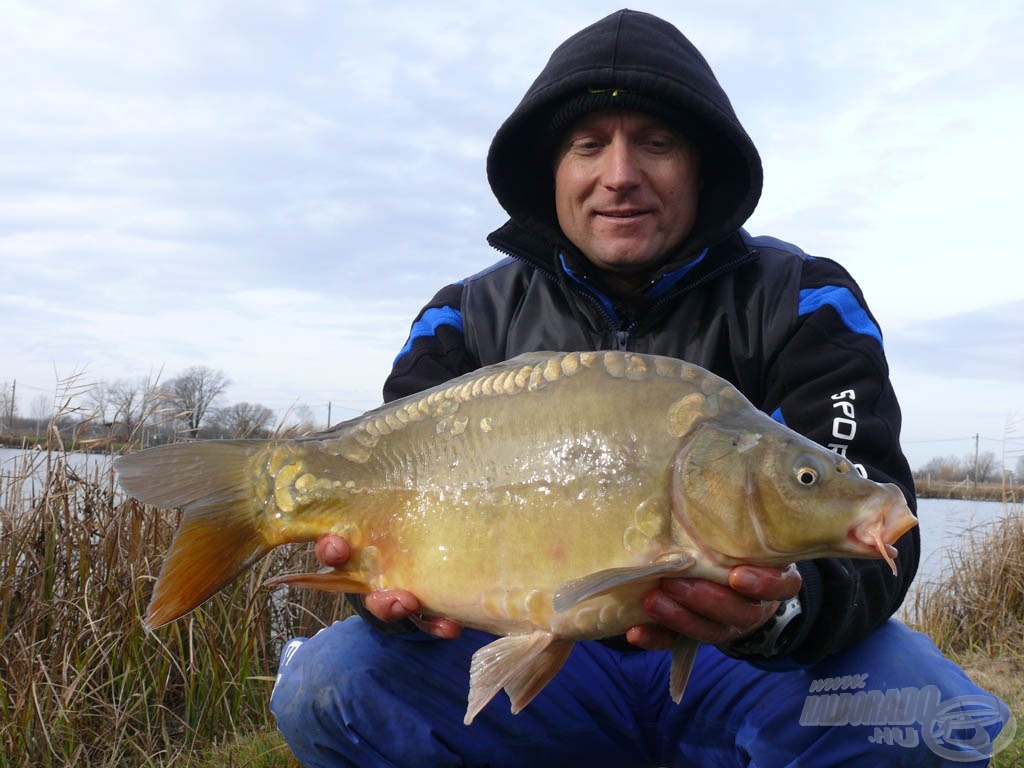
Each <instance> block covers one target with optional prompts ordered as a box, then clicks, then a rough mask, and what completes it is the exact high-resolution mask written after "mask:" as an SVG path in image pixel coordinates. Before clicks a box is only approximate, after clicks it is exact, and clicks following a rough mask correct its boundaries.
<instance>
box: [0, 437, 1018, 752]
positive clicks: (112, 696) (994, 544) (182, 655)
mask: <svg viewBox="0 0 1024 768" xmlns="http://www.w3.org/2000/svg"><path fill="white" fill-rule="evenodd" d="M19 462H20V463H19V464H17V465H15V466H14V467H10V465H8V467H7V469H6V470H5V474H4V476H2V477H0V768H14V767H15V766H17V767H18V768H20V767H21V766H25V765H32V766H42V767H44V768H45V767H48V766H54V767H56V766H69V765H75V766H102V767H104V768H105V767H106V766H133V767H134V766H146V767H152V768H176V767H177V766H190V768H224V766H258V767H259V766H262V768H295V766H296V763H295V762H294V760H293V759H292V758H291V756H290V754H289V752H288V750H287V748H286V747H285V746H284V744H283V742H282V741H281V740H280V738H279V737H278V736H277V735H276V734H275V733H274V728H273V723H272V718H271V716H270V714H269V712H268V710H267V700H268V698H269V694H270V689H271V686H272V684H273V676H274V674H275V671H276V664H277V658H278V653H279V650H280V647H281V645H282V643H283V642H284V641H285V640H286V639H287V637H289V636H292V635H295V634H306V635H308V634H311V633H313V632H315V631H316V630H317V629H318V628H319V627H321V626H323V625H324V623H325V622H328V621H331V620H333V618H335V617H337V616H339V615H340V614H341V612H342V606H341V603H340V600H339V599H338V598H336V597H332V596H327V595H323V594H320V593H310V592H301V591H290V590H281V591H277V592H270V591H268V590H266V589H263V588H262V587H261V586H260V585H261V584H262V582H263V580H264V579H265V577H266V576H267V575H268V574H271V573H273V574H279V573H285V572H290V571H298V570H309V569H310V568H315V567H316V564H315V562H314V561H313V560H312V558H311V556H310V554H309V552H308V548H305V547H294V548H291V549H290V550H289V549H287V548H279V549H278V550H276V551H275V552H274V553H272V554H271V555H270V556H269V557H268V558H267V559H266V560H265V561H264V562H263V563H262V564H261V565H260V567H259V568H258V569H257V570H256V571H255V572H253V573H252V574H250V575H248V576H246V577H243V578H242V579H240V580H239V581H238V582H237V583H236V584H235V585H234V586H233V587H232V588H231V589H230V590H228V591H227V592H226V593H224V594H221V595H218V596H216V597H215V598H213V599H212V600H211V601H209V602H208V603H207V604H206V605H204V606H203V607H202V608H200V609H199V610H197V611H195V612H194V613H193V614H191V615H190V616H189V617H188V618H186V619H184V620H181V621H177V622H174V623H173V624H172V625H170V626H168V627H165V628H162V629H160V630H157V631H156V632H154V633H152V634H147V633H146V632H145V631H144V630H143V628H142V623H141V616H142V615H143V613H144V611H145V607H146V603H147V601H148V599H149V593H150V591H151V588H152V580H153V577H154V575H155V574H156V572H157V571H158V569H159V563H160V559H161V557H162V556H163V554H164V552H165V551H166V549H167V547H168V545H169V543H170V539H171V536H172V534H173V531H174V529H175V527H176V525H177V515H176V514H167V513H158V512H156V511H155V510H153V509H151V508H147V507H143V506H142V505H140V504H138V503H137V502H135V501H133V500H130V499H125V498H124V497H123V496H122V495H121V494H120V493H119V491H118V490H117V488H116V486H115V483H114V478H113V476H112V472H111V471H110V468H109V464H104V465H100V466H96V465H94V466H93V468H92V469H91V470H90V471H89V472H87V473H85V472H83V473H80V472H78V471H76V470H75V469H74V467H73V466H72V463H71V462H69V461H68V460H67V458H66V456H65V455H64V454H62V453H61V452H60V451H59V450H57V449H55V448H53V447H52V446H51V447H50V449H49V450H42V451H32V452H27V453H26V454H24V455H23V457H22V459H20V460H19ZM1010 509H1011V510H1012V514H1010V515H1008V516H1007V518H1006V519H1005V520H1002V521H999V522H998V523H997V524H995V525H994V526H991V527H986V528H983V529H977V530H976V531H975V533H974V534H973V535H971V536H967V537H965V538H964V544H963V547H962V548H961V549H960V550H959V551H957V552H955V553H953V554H952V556H951V557H952V560H951V562H950V564H949V567H948V568H947V569H946V572H945V575H944V578H943V581H942V583H941V584H935V585H928V584H924V585H920V586H919V588H918V593H917V596H916V601H915V603H914V605H915V610H914V612H913V613H912V615H911V616H910V617H909V618H910V620H911V621H912V623H914V624H915V625H916V626H917V627H918V628H920V629H922V630H923V631H925V632H928V633H929V634H930V635H932V636H933V637H934V638H935V639H936V641H937V642H938V644H939V645H940V647H942V648H943V650H944V651H946V652H947V653H948V654H950V655H952V656H953V657H954V658H956V659H957V660H958V661H960V662H961V663H962V664H963V665H964V666H965V667H966V668H967V669H968V671H969V672H970V673H971V674H972V676H974V677H975V678H976V679H977V680H978V681H979V682H980V683H981V684H982V685H984V686H985V687H987V688H988V689H990V690H992V691H994V692H996V693H998V694H999V695H1000V696H1002V697H1003V698H1004V699H1005V700H1006V701H1007V702H1008V703H1009V704H1010V705H1011V708H1012V709H1013V711H1014V712H1015V713H1017V715H1018V716H1024V685H1022V684H1021V683H1020V682H1019V681H1021V680H1022V679H1024V650H1022V649H1024V517H1022V513H1021V510H1020V508H1019V507H1016V508H1012V507H1011V508H1010ZM1019 730H1020V735H1019V736H1018V738H1017V739H1016V741H1015V742H1014V744H1013V745H1012V746H1011V747H1010V748H1009V749H1007V750H1006V751H1005V752H1003V753H1001V754H1000V755H998V756H997V759H996V760H995V761H994V765H996V766H998V767H999V768H1007V767H1009V766H1024V725H1022V727H1021V728H1020V729H1019Z"/></svg>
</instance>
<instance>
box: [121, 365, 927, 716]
mask: <svg viewBox="0 0 1024 768" xmlns="http://www.w3.org/2000/svg"><path fill="white" fill-rule="evenodd" d="M198 464H201V465H202V467H203V471H202V472H196V471H195V468H196V466H197V465H198ZM117 469H118V473H119V476H120V480H121V484H122V486H123V487H124V488H125V490H127V491H128V492H129V493H131V494H132V495H134V496H137V497H138V498H139V499H141V500H143V501H145V502H147V503H150V504H153V505H156V506H159V507H182V508H183V509H184V511H185V514H184V515H183V517H182V523H181V527H180V528H179V530H178V532H177V534H176V536H175V539H174V542H173V543H172V545H171V548H170V551H169V552H168V554H167V557H166V559H165V561H164V565H163V568H162V570H161V573H160V577H159V578H158V580H157V584H156V588H155V590H154V594H153V599H152V602H151V604H150V607H149V611H148V615H147V623H148V625H149V626H151V627H157V626H160V625H162V624H165V623H167V622H169V621H172V620H174V619H176V618H178V617H179V616H182V615H184V614H185V613H187V612H188V611H190V610H192V609H193V608H194V607H195V606H196V605H198V604H200V603H202V602H203V601H204V600H206V599H207V598H208V597H210V596H211V595H212V594H213V593H214V592H216V591H217V590H219V589H220V588H221V587H223V586H224V585H225V584H227V583H228V582H229V581H231V580H232V579H233V578H234V577H235V576H237V575H238V574H239V573H240V572H242V571H243V570H245V569H246V568H248V567H249V566H251V565H252V564H253V563H254V562H255V561H256V560H258V559H259V558H260V557H262V556H263V555H264V554H266V553H267V552H268V551H270V550H271V549H272V548H273V547H275V546H278V545H279V544H284V543H288V542H299V541H311V540H313V539H315V538H317V537H318V536H320V535H322V534H324V533H327V532H334V533H339V534H341V535H344V536H345V537H346V538H347V539H348V540H349V542H350V543H351V545H352V548H353V556H352V559H351V560H350V562H349V563H347V564H346V566H345V567H344V568H343V569H337V570H334V571H330V572H328V573H318V574H297V575H291V576H283V577H280V578H278V579H275V580H272V581H273V582H274V583H279V584H280V583H288V584H294V585H300V586H307V587H313V588H320V589H330V590H339V591H346V592H367V591H370V590H373V589H380V588H385V587H395V588H402V589H407V590H410V591H411V592H412V593H414V594H415V595H416V596H417V597H418V598H419V599H420V601H421V602H422V604H423V606H424V607H425V608H426V610H428V611H429V612H432V613H435V614H438V615H445V616H449V617H451V618H453V619H455V620H457V621H459V622H461V623H463V624H465V625H467V626H472V627H476V628H479V629H483V630H485V631H488V632H491V633H494V634H496V635H502V636H503V637H500V638H499V639H497V640H495V641H494V642H493V643H490V644H489V645H487V646H485V647H484V648H481V649H480V651H478V652H477V654H476V655H475V656H474V658H473V663H472V665H471V670H470V691H469V704H468V707H467V713H466V721H467V722H470V721H471V720H472V719H473V717H474V716H475V715H476V714H477V713H478V712H479V711H480V710H481V709H482V708H483V707H484V706H485V705H486V704H487V702H488V701H489V700H490V699H491V698H492V697H493V696H494V695H495V693H496V692H497V691H499V690H501V689H503V688H504V689H505V690H506V692H507V693H508V694H509V697H510V699H511V701H512V707H513V711H519V710H520V709H521V708H522V707H524V706H526V704H528V703H529V701H530V700H531V699H532V698H533V696H535V695H536V694H537V693H538V692H539V691H540V690H541V689H542V688H543V687H544V685H546V683H547V681H548V680H550V679H551V677H552V676H553V675H555V674H556V673H557V671H558V669H559V667H560V666H561V663H562V662H563V661H564V659H565V657H566V656H567V655H568V653H569V650H570V649H571V647H572V644H573V642H574V641H576V640H579V639H587V638H596V637H603V636H608V635H615V634H621V633H622V632H624V631H625V630H626V629H627V628H628V627H629V626H631V625H633V624H636V623H641V622H643V621H645V620H646V617H645V615H644V613H643V610H642V608H641V600H642V597H643V595H644V594H645V593H646V592H647V591H648V590H649V589H650V588H651V586H652V585H653V584H654V583H655V582H656V581H657V580H658V579H659V578H661V577H663V576H680V575H682V576H693V577H701V578H711V579H715V580H718V581H724V580H725V578H726V574H727V572H728V568H729V567H730V566H732V565H734V564H736V563H755V564H766V565H784V564H788V563H790V562H793V561H796V560H800V559H806V558H813V557H827V556H843V557H875V558H882V559H885V560H887V561H888V562H889V564H890V565H891V566H892V567H893V568H895V561H894V560H893V556H894V555H895V553H896V551H895V549H894V548H893V547H892V544H893V543H894V542H895V541H896V540H897V539H898V538H899V537H900V536H901V535H902V534H903V533H905V532H906V531H907V530H909V529H910V528H911V527H912V526H913V525H914V524H915V520H914V518H913V516H912V515H911V514H910V512H909V510H908V509H907V506H906V502H905V500H904V499H903V496H902V494H901V493H900V491H899V490H898V489H897V488H896V487H895V486H893V485H879V484H877V483H873V482H871V481H869V480H865V479H863V478H861V477H860V476H859V475H857V473H856V472H855V471H853V470H852V465H850V463H849V462H848V461H847V460H845V459H843V458H840V457H839V456H837V455H835V454H834V453H831V452H829V451H827V450H825V449H823V448H821V447H820V446H817V445H815V444H814V443H811V442H810V441H808V440H807V439H805V438H803V437H801V436H800V435H797V434H795V433H793V432H792V431H790V430H789V429H787V428H786V427H784V426H782V425H780V424H778V423H776V422H775V421H773V420H772V419H770V418H769V417H768V416H766V415H765V414H763V413H761V412H759V411H757V410H756V409H755V408H754V407H753V406H751V405H750V403H749V402H747V400H746V399H745V398H744V397H743V396H742V395H741V394H740V393H739V392H738V391H736V390H735V389H734V388H733V387H732V386H731V385H730V384H729V383H728V382H726V381H724V380H723V379H721V378H719V377H717V376H714V375H713V374H711V373H708V372H707V371H705V370H703V369H701V368H699V367H697V366H694V365H691V364H688V363H683V362H680V361H678V360H673V359H670V358H664V357H654V356H644V355H635V354H629V353H622V352H580V353H568V354H561V353H536V354H531V355H524V356H521V357H519V358H516V359H515V360H511V361H508V362H506V363H502V364H499V365H496V366H491V367H488V368H484V369H481V370H479V371H476V372H475V373H472V374H469V375H466V376H463V377H460V378H458V379H455V380H453V381H451V382H448V383H447V384H444V385H442V386H440V387H436V388H435V389H432V390H428V391H427V392H424V393H422V394H420V395H416V396H413V397H409V398H405V399H403V400H399V401H396V402H394V403H391V404H389V405H386V406H383V407H381V408H378V409H376V410H373V411H370V412H368V413H366V414H364V415H363V416H361V417H359V418H356V419H353V420H351V421H349V422H346V423H344V424H341V425H339V426H338V427H336V428H335V429H333V430H331V431H329V432H325V433H323V434H320V435H316V436H313V437H308V438H302V439H298V440H281V441H210V442H198V443H183V444H177V445H170V446H162V447H160V448H154V449H150V450H147V451H141V452H139V453H136V454H132V455H130V456H126V457H124V458H122V459H120V460H119V461H118V463H117ZM212 531H216V535H210V533H211V532H212ZM695 649H696V645H695V644H694V643H693V642H692V641H687V640H685V639H683V640H681V641H680V642H679V643H678V644H677V647H676V648H675V649H674V651H673V671H672V675H671V680H670V688H671V691H672V695H673V696H674V697H675V698H676V699H677V700H678V697H680V696H681V695H682V690H683V687H684V686H685V683H686V675H687V672H688V670H689V666H690V665H691V664H692V661H693V654H694V652H695Z"/></svg>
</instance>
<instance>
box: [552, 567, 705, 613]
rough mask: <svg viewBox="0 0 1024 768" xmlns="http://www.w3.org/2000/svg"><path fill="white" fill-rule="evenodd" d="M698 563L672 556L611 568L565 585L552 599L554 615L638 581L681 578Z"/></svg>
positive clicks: (556, 591)
mask: <svg viewBox="0 0 1024 768" xmlns="http://www.w3.org/2000/svg"><path fill="white" fill-rule="evenodd" d="M696 562H697V561H696V560H695V559H694V558H693V557H692V556H691V555H688V554H679V555H673V556H672V557H671V558H670V559H666V560H663V561H661V562H655V563H651V564H649V565H642V566H628V567H624V568H608V569H607V570H604V571H596V572H594V573H590V574H587V575H586V576H581V577H580V578H578V579H573V580H572V581H567V582H565V583H564V584H562V585H561V586H560V587H559V588H558V589H557V590H555V594H554V595H553V596H552V598H551V605H552V607H553V608H554V609H555V613H565V612H566V611H568V610H569V609H570V608H574V607H575V606H577V605H579V604H580V603H582V602H583V601H584V600H589V599H590V598H592V597H597V596H598V595H604V594H606V593H608V592H611V591H612V590H613V589H615V588H617V587H621V586H624V585H626V584H633V583H635V582H638V581H652V580H654V579H657V578H660V577H662V576H668V575H672V574H679V575H681V574H682V573H684V572H685V571H686V570H688V569H689V568H691V567H692V566H693V565H694V564H695V563H696Z"/></svg>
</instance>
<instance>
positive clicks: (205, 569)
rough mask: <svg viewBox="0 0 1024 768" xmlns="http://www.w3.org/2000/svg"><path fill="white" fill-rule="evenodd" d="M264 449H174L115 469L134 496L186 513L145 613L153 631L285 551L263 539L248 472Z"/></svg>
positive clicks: (214, 444)
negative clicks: (276, 550) (267, 557)
mask: <svg viewBox="0 0 1024 768" xmlns="http://www.w3.org/2000/svg"><path fill="white" fill-rule="evenodd" d="M265 447H266V443H265V442H262V441H244V440H241V441H228V440H223V441H220V440H217V441H208V442H196V443H175V444H172V445H165V446H160V447H158V448H151V449H149V450H145V451H139V452H137V453H132V454H129V455H127V456H123V457H121V458H120V459H118V460H117V462H116V463H115V469H116V470H117V475H118V481H119V482H120V484H121V487H122V488H123V489H124V490H125V491H127V492H128V493H129V494H130V495H132V496H134V497H135V498H137V499H139V500H140V501H142V502H144V503H146V504H151V505H153V506H156V507H162V508H181V509H182V510H183V512H184V514H183V515H182V519H181V525H180V526H179V527H178V531H177V533H175V535H174V540H173V541H172V542H171V547H170V550H168V552H167V555H166V557H165V558H164V562H163V566H162V568H161V570H160V576H159V577H158V578H157V581H156V586H155V587H154V590H153V597H152V599H151V601H150V603H149V609H148V610H147V612H146V620H145V624H146V628H147V629H149V630H152V629H156V628H157V627H161V626H163V625H164V624H168V623H169V622H171V621H174V620H175V619H177V618H179V617H181V616H184V615H185V614H186V613H188V612H189V611H191V610H192V609H194V608H195V607H197V606H198V605H200V604H201V603H203V602H205V601H206V600H207V599H208V598H210V597H211V596H212V595H213V594H214V593H216V592H217V591H218V590H220V589H221V588H223V587H224V586H226V585H227V584H228V583H230V582H231V581H232V580H234V579H235V577H236V576H238V575H239V574H241V573H242V572H243V571H245V570H246V569H247V568H249V567H250V566H252V565H253V563H255V562H256V561H258V560H259V559H260V558H262V557H263V556H264V555H266V554H267V553H268V552H269V551H270V550H271V549H273V547H274V546H276V544H278V543H280V542H277V541H273V542H272V541H269V540H268V539H267V538H266V536H265V534H264V531H263V525H262V519H263V514H264V512H263V509H262V507H260V506H258V505H257V503H256V501H255V499H254V494H253V481H252V479H251V474H250V472H249V466H250V460H251V459H252V457H253V456H254V455H255V454H256V453H257V452H259V451H260V450H262V449H264V448H265Z"/></svg>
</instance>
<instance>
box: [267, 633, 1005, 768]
mask: <svg viewBox="0 0 1024 768" xmlns="http://www.w3.org/2000/svg"><path fill="white" fill-rule="evenodd" d="M491 639H493V638H491V637H490V636H489V635H486V634H484V633H481V632H476V631H471V630H465V631H464V632H463V634H462V636H461V637H460V638H459V639H457V640H436V639H433V638H430V637H428V636H426V635H423V634H415V635H399V636H396V635H385V634H383V633H381V632H379V631H377V630H376V629H374V628H373V627H371V626H370V625H369V624H367V623H366V622H364V621H363V620H362V619H360V618H358V617H353V618H350V619H347V620H345V621H343V622H338V623H336V624H334V625H333V626H331V627H328V628H326V629H324V630H322V631H321V632H319V633H318V634H317V635H315V636H314V637H312V638H311V639H309V640H301V639H299V640H293V641H292V642H290V643H289V644H288V645H287V646H286V647H285V650H284V653H283V655H282V663H281V668H280V674H279V675H278V680H277V684H276V685H275V688H274V692H273V695H272V696H271V701H270V708H271V710H272V711H273V713H274V715H275V717H276V718H277V723H278V727H279V728H280V730H281V732H282V733H283V734H284V737H285V739H286V740H287V742H288V744H289V746H290V747H291V749H292V751H293V752H294V753H295V755H296V756H297V757H298V758H299V760H300V761H301V762H302V763H303V765H305V766H307V767H308V768H326V767H327V766H332V767H334V766H364V767H365V766H398V767H399V768H411V767H412V766H431V767H432V768H437V767H439V766H490V767H491V768H497V767H498V766H526V767H527V768H543V767H546V766H552V767H554V766H558V767H559V768H562V767H563V766H584V765H585V766H589V767H591V768H603V767H604V766H607V767H608V768H612V767H613V766H614V768H629V767H630V766H637V767H639V766H644V767H645V768H655V767H656V766H757V768H776V767H780V766H807V767H808V768H824V767H826V766H871V767H872V768H876V767H877V766H932V765H964V764H965V763H966V762H967V761H972V762H970V765H975V766H977V765H985V764H987V761H986V760H985V758H984V755H987V754H990V753H991V751H992V746H991V741H990V740H991V739H993V738H994V737H995V735H996V734H997V733H998V732H999V730H1000V728H1001V727H1002V726H1003V725H1004V724H1005V723H1008V722H1012V721H1013V718H1012V715H1010V713H1009V711H1008V710H1007V709H1006V706H1005V705H1004V704H1003V703H1002V702H1001V701H999V700H998V699H996V698H994V697H991V696H988V695H987V694H985V692H984V691H982V690H981V689H979V688H978V687H977V686H975V685H974V684H973V683H972V682H971V681H970V680H969V679H968V678H967V676H966V675H965V674H964V673H963V672H962V671H961V670H960V669H959V667H957V666H956V665H954V664H953V663H952V662H950V661H949V660H947V659H945V658H944V657H943V656H942V655H941V654H940V653H939V651H938V650H937V649H936V647H935V646H934V645H933V644H932V642H931V641H930V640H929V639H928V638H927V637H926V636H925V635H922V634H919V633H916V632H912V631H911V630H909V629H908V628H907V627H906V626H904V625H903V624H901V623H899V622H896V621H890V622H888V623H887V624H885V625H884V626H882V627H881V628H880V629H878V630H877V631H875V632H874V633H873V634H872V635H870V636H869V637H868V638H866V639H865V640H864V641H862V642H861V643H859V644H858V645H857V646H855V647H853V648H851V649H848V650H846V651H844V652H842V653H839V654H835V655H834V656H831V657H830V658H828V659H827V660H825V661H824V662H821V663H819V664H817V665H814V666H810V667H800V668H794V669H788V670H785V671H768V670H765V669H760V668H758V667H755V666H754V665H752V664H750V663H747V662H744V661H738V660H736V659H733V658H730V657H728V656H726V655H724V654H722V653H721V652H720V651H718V650H717V649H716V648H714V647H712V646H701V648H700V651H699V653H698V657H697V661H696V664H695V665H694V670H693V674H692V676H691V678H690V681H689V684H688V686H687V689H686V694H685V696H684V697H683V701H682V702H681V703H680V704H679V705H676V704H673V702H672V700H671V699H670V697H669V694H668V676H669V656H668V654H667V653H657V652H639V653H623V652H619V651H616V650H613V649H611V648H609V647H607V646H605V645H602V644H601V643H597V642H583V643H577V644H576V646H575V647H574V648H573V651H572V653H571V655H570V657H569V659H568V661H567V662H566V663H565V666H564V667H563V668H562V670H561V671H560V672H559V673H558V674H557V675H556V676H555V678H554V680H552V682H551V683H550V684H549V685H548V686H547V688H545V689H544V691H542V692H541V693H540V695H539V696H537V698H536V699H534V701H533V702H532V703H531V704H530V705H529V706H527V707H526V709H525V710H523V711H522V712H521V713H519V714H518V715H514V716H513V715H512V714H510V712H509V703H508V699H507V698H506V697H505V695H504V693H500V694H499V695H498V696H496V697H495V698H494V699H493V700H492V701H491V702H490V703H489V704H488V705H487V706H486V707H485V708H484V710H483V711H482V712H481V713H480V714H479V715H478V716H477V718H476V720H475V721H474V722H473V723H472V725H469V726H466V725H463V723H462V718H463V714H464V713H465V708H466V694H467V691H468V686H469V662H470V657H471V656H472V654H473V652H474V651H475V650H476V649H477V648H479V647H480V646H481V645H483V644H485V643H487V642H489V641H490V640H491ZM1011 730H1012V728H1011ZM974 748H976V749H977V750H978V751H972V750H973V749H974ZM964 750H966V751H964Z"/></svg>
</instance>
